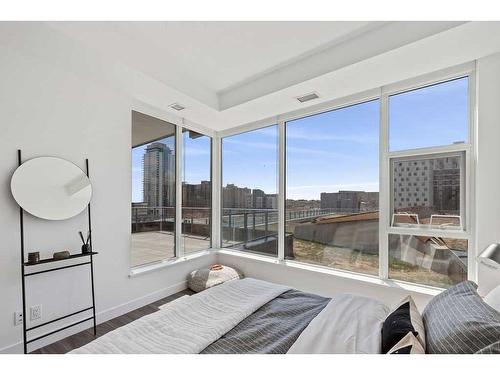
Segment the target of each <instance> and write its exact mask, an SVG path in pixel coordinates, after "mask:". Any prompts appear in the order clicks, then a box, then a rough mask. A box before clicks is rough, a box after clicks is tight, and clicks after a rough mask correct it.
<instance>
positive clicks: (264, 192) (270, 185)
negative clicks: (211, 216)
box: [222, 125, 278, 256]
mask: <svg viewBox="0 0 500 375" xmlns="http://www.w3.org/2000/svg"><path fill="white" fill-rule="evenodd" d="M277 166H278V126H277V125H273V126H269V127H266V128H263V129H257V130H254V131H250V132H247V133H242V134H238V135H234V136H230V137H226V138H223V139H222V186H223V187H222V207H223V210H222V245H223V246H224V247H232V248H235V249H238V250H243V251H248V252H252V253H258V254H264V255H273V256H277V255H278V196H277V193H278V187H277V179H278V171H277Z"/></svg>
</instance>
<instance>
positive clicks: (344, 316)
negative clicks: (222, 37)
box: [288, 294, 390, 354]
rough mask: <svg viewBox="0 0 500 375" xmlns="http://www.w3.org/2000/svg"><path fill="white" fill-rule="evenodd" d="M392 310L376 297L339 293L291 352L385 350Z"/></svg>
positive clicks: (306, 330) (374, 351) (313, 321)
mask: <svg viewBox="0 0 500 375" xmlns="http://www.w3.org/2000/svg"><path fill="white" fill-rule="evenodd" d="M389 312H390V309H389V307H387V306H386V305H384V304H383V303H382V302H380V301H377V300H375V299H372V298H366V297H361V296H355V295H351V294H339V295H337V296H335V297H333V298H332V300H331V301H330V303H329V304H328V305H327V306H326V307H325V308H324V309H323V310H322V311H321V312H320V313H319V314H318V315H317V316H316V317H315V318H314V319H313V320H312V321H311V323H309V325H308V326H307V328H306V329H305V330H304V331H302V333H301V335H300V336H299V337H298V339H297V341H295V343H294V344H293V345H292V346H291V348H290V350H289V351H288V354H299V353H300V354H306V353H342V354H353V353H371V354H379V353H380V352H381V341H382V337H381V334H382V333H381V332H382V324H383V323H384V320H385V318H386V317H387V315H388V314H389Z"/></svg>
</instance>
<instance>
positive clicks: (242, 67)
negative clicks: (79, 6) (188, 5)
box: [51, 22, 378, 105]
mask: <svg viewBox="0 0 500 375" xmlns="http://www.w3.org/2000/svg"><path fill="white" fill-rule="evenodd" d="M377 24H378V23H377V22H53V23H51V25H52V26H53V27H54V28H56V29H58V30H60V31H62V32H64V33H66V34H67V35H70V36H71V37H73V38H75V39H77V40H79V41H80V42H83V43H84V44H86V45H88V46H90V47H92V48H94V49H97V50H99V51H101V52H104V53H106V54H110V55H112V56H113V57H115V58H118V59H119V60H121V61H123V62H124V63H126V64H127V65H129V66H131V67H133V68H135V69H137V70H139V71H141V72H145V73H147V74H148V75H150V76H151V77H153V78H154V79H157V80H159V81H161V82H163V83H165V84H167V85H170V86H172V87H174V88H175V89H177V90H180V91H182V92H184V93H186V94H189V95H192V96H194V97H195V98H197V99H198V100H201V101H205V102H206V104H209V105H211V104H213V98H210V94H212V95H213V96H215V95H216V94H217V93H218V92H220V91H223V90H227V89H229V88H231V87H234V86H237V85H238V84H239V83H242V82H245V81H248V80H250V79H252V77H255V76H258V75H259V74H262V73H264V72H267V71H269V70H272V69H273V68H276V67H278V66H280V65H283V64H286V63H287V62H289V61H292V60H294V59H297V57H300V56H304V55H307V54H311V53H314V51H316V50H317V49H321V48H325V47H326V46H330V45H332V44H333V43H335V42H338V41H341V40H343V39H345V38H347V37H349V36H352V35H356V34H359V33H360V32H363V31H366V30H368V29H370V28H372V27H374V26H376V25H377Z"/></svg>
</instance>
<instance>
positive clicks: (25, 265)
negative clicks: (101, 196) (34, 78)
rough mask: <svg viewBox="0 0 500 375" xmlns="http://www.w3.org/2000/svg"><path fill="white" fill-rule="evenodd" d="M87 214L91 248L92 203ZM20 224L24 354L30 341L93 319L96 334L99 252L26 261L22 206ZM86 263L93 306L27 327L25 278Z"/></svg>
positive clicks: (19, 155)
mask: <svg viewBox="0 0 500 375" xmlns="http://www.w3.org/2000/svg"><path fill="white" fill-rule="evenodd" d="M17 157H18V165H19V166H21V164H22V159H21V150H17ZM85 167H86V174H87V177H89V160H88V159H85ZM87 214H88V225H89V244H90V248H91V249H92V221H91V216H90V203H89V204H88V205H87ZM19 225H20V229H21V230H20V234H21V275H22V277H21V287H22V300H23V301H22V302H23V347H24V354H27V353H28V344H30V343H32V342H34V341H38V340H40V339H43V338H45V337H47V336H50V335H53V334H54V333H57V332H61V331H64V330H65V329H68V328H71V327H74V326H76V325H78V324H81V323H85V322H87V321H89V320H92V321H93V326H94V336H96V334H97V330H96V314H95V294H94V259H93V256H94V255H96V254H98V253H97V252H95V251H92V252H90V253H79V254H72V255H70V257H69V258H65V259H53V258H47V259H41V260H40V261H38V262H37V263H29V262H25V261H24V210H23V208H22V207H19ZM86 257H89V260H88V261H85V262H80V263H75V264H70V265H64V266H60V267H54V268H49V269H44V270H42V271H31V272H30V271H29V268H30V267H33V266H39V265H43V264H45V265H46V264H49V263H53V262H62V261H68V260H71V259H79V258H82V259H83V258H86ZM85 265H89V266H90V280H91V288H92V306H89V307H87V308H84V309H82V310H79V311H75V312H72V313H70V314H67V315H64V316H60V317H58V318H56V319H52V320H50V321H47V322H44V323H40V324H38V325H35V326H32V327H29V328H27V327H26V317H27V315H26V282H25V279H26V278H27V277H30V276H33V275H39V274H42V273H47V272H53V271H58V270H63V269H67V268H73V267H79V266H85ZM27 271H28V272H27ZM90 310H92V316H90V317H88V318H85V319H82V320H79V321H76V322H74V323H71V324H68V325H65V326H63V327H60V328H57V329H55V330H52V331H49V332H47V333H44V334H42V335H40V336H36V337H34V338H31V339H28V337H27V335H28V332H29V331H32V330H35V329H37V328H40V327H43V326H46V325H49V324H52V323H55V322H58V321H60V320H63V319H66V318H69V317H72V316H75V315H78V314H80V313H83V312H86V311H90Z"/></svg>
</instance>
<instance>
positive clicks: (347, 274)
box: [217, 249, 444, 296]
mask: <svg viewBox="0 0 500 375" xmlns="http://www.w3.org/2000/svg"><path fill="white" fill-rule="evenodd" d="M217 253H218V254H226V255H231V256H237V257H242V258H247V259H252V260H255V261H258V262H265V263H273V264H278V265H280V266H283V267H290V268H297V269H302V270H307V271H311V272H318V273H323V274H328V275H332V276H336V277H342V278H348V279H351V280H356V281H361V282H365V283H369V284H374V285H380V286H385V287H388V288H397V289H403V290H406V291H408V292H413V293H419V294H424V295H428V296H435V295H437V294H439V293H441V292H442V291H443V290H444V289H442V288H437V287H432V286H426V285H420V284H413V283H409V282H404V281H396V280H392V279H381V278H379V277H378V276H373V275H367V274H362V273H357V272H353V271H347V270H340V269H335V268H328V267H324V266H318V265H313V264H306V263H301V262H297V261H293V260H283V261H280V260H278V259H276V258H270V257H267V256H263V255H257V254H248V253H244V252H242V251H238V250H231V249H220V250H217Z"/></svg>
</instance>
